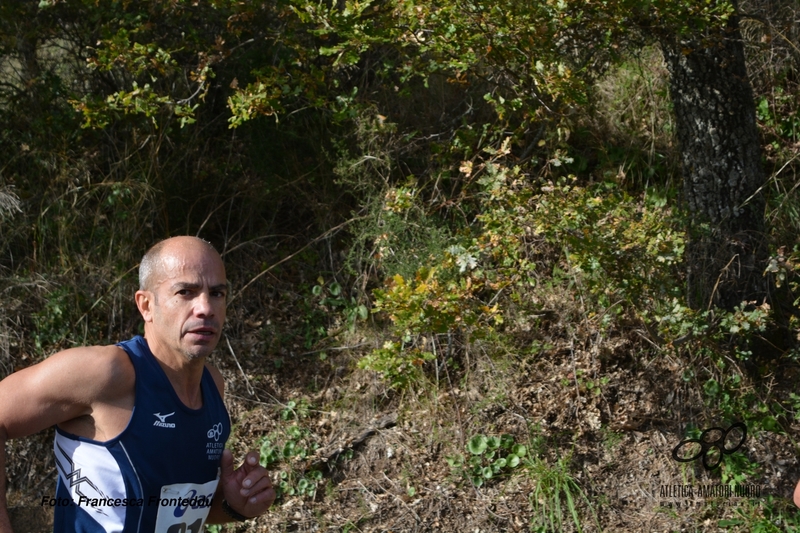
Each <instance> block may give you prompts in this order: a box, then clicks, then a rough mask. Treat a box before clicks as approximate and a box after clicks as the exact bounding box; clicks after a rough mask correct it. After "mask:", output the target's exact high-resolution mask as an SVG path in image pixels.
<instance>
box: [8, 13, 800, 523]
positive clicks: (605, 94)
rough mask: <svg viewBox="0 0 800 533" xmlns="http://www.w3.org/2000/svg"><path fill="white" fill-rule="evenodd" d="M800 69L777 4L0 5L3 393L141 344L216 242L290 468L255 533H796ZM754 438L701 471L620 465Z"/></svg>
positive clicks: (21, 470)
mask: <svg viewBox="0 0 800 533" xmlns="http://www.w3.org/2000/svg"><path fill="white" fill-rule="evenodd" d="M798 43H800V11H799V10H798V5H797V4H796V2H794V1H792V0H785V1H784V0H751V1H744V0H741V1H739V2H730V1H722V0H713V1H702V2H701V1H693V0H680V1H675V0H671V1H666V0H665V1H661V0H652V1H647V2H644V1H641V0H604V1H583V0H547V1H541V2H517V1H515V0H500V1H498V2H491V3H480V2H472V1H470V0H436V1H434V2H424V3H423V2H415V1H413V0H409V1H405V0H404V1H397V2H386V1H382V0H378V1H365V2H356V1H336V2H333V1H326V2H313V1H309V0H289V1H284V0H276V1H266V2H262V1H234V0H207V1H197V0H195V1H189V0H149V1H140V2H129V1H112V0H83V1H79V0H41V1H40V2H34V1H24V2H19V1H12V0H0V249H1V250H2V252H0V293H2V299H1V300H0V360H2V363H3V367H4V370H5V372H6V373H9V372H11V371H13V370H14V369H16V368H20V367H24V366H27V365H29V364H32V363H34V362H36V361H38V360H40V359H41V358H43V357H46V356H47V355H48V354H51V353H53V352H54V351H56V350H58V349H63V348H66V347H69V346H73V345H82V344H86V343H113V342H116V341H118V340H121V339H124V338H127V337H128V336H130V335H132V334H134V333H137V332H138V331H140V329H139V328H140V326H139V320H138V316H137V313H136V310H135V307H134V305H133V301H132V298H131V295H132V294H133V292H134V291H135V289H136V283H137V281H136V279H137V278H136V265H137V263H138V260H139V258H140V257H141V255H142V254H143V253H144V251H145V250H146V249H147V248H148V247H149V246H150V245H151V244H152V243H154V242H156V241H157V240H159V239H161V238H164V237H167V236H171V235H179V234H192V235H198V236H201V237H203V238H206V239H208V240H209V241H211V242H212V243H213V244H214V245H215V246H216V247H217V249H218V250H220V252H221V253H222V255H223V257H224V259H225V261H226V264H227V266H228V275H229V278H230V280H231V282H232V284H233V288H234V290H233V295H232V297H231V300H230V304H229V309H230V316H231V318H230V320H229V323H228V326H227V328H226V338H225V339H223V342H222V343H221V346H220V348H219V350H218V352H219V353H218V354H217V355H216V358H217V360H216V361H215V362H216V364H218V365H219V366H220V367H221V368H222V369H223V371H224V372H225V374H226V378H227V380H228V392H229V395H228V400H229V404H230V406H231V409H232V410H233V412H234V413H235V414H237V416H238V417H239V418H238V420H239V422H240V425H239V428H238V434H237V438H236V440H234V442H232V443H231V445H232V446H234V447H236V448H237V449H239V450H240V451H241V450H243V449H244V448H245V447H246V446H252V445H253V442H255V443H256V445H257V446H260V447H261V451H262V462H263V463H264V464H267V465H269V466H270V467H271V468H273V469H275V471H276V475H279V476H282V477H281V478H280V479H281V480H282V481H281V484H282V491H283V492H282V495H281V500H280V501H279V506H278V507H277V508H276V510H275V512H274V513H273V514H272V515H271V516H270V517H269V518H265V519H264V521H263V522H259V523H257V524H255V525H253V526H250V527H251V529H248V531H250V530H252V531H256V530H260V529H258V528H259V527H263V528H267V527H269V528H272V529H275V528H277V527H280V528H283V530H290V529H291V530H294V531H298V530H302V531H306V530H308V531H311V530H317V529H319V528H327V529H331V530H341V531H351V530H353V531H367V530H370V531H371V530H375V531H383V530H389V529H395V530H405V531H412V530H413V531H429V530H439V529H442V528H443V529H445V530H447V529H451V530H467V529H469V530H470V531H472V530H475V529H476V528H477V529H483V530H487V531H490V530H498V531H499V530H503V531H505V530H515V531H517V530H522V529H527V530H532V531H551V530H568V529H575V530H587V531H588V530H600V529H603V530H609V531H612V530H620V531H625V530H644V528H649V529H652V528H653V527H656V526H658V527H661V528H662V529H664V528H667V529H676V528H679V527H692V528H697V529H702V530H711V529H713V528H714V527H717V528H720V529H723V530H736V529H737V528H738V529H740V530H742V531H745V530H746V531H755V530H759V531H772V530H775V531H778V530H783V529H784V528H788V527H793V526H792V524H794V523H795V520H796V519H795V514H796V513H795V511H794V509H793V508H791V507H790V505H789V502H788V501H787V500H786V498H787V497H789V496H790V493H791V489H792V485H793V483H794V481H795V480H796V479H797V478H798V477H800V469H799V468H798V465H797V460H796V458H795V455H796V451H797V450H796V443H795V437H796V436H797V435H798V428H800V426H799V425H798V422H797V420H796V411H797V409H798V408H800V397H798V396H797V395H796V394H795V392H794V389H793V384H794V383H795V381H794V377H796V376H797V375H798V369H800V367H798V362H797V358H798V355H800V352H798V347H797V339H798V322H797V317H798V314H797V301H796V298H797V287H796V284H797V282H798V280H797V274H796V272H797V268H798V260H799V259H798V254H799V253H800V248H798V245H799V244H800V242H798V237H797V236H798V229H800V199H799V198H798V191H797V189H798V184H800V181H799V180H798V178H800V176H798V171H799V170H800V111H798V109H799V108H800V106H799V105H798V104H799V103H800V102H798V98H800V96H799V95H800V77H798V76H800V74H799V73H800V48H798V46H799V45H798ZM543 395H544V396H543ZM388 415H391V416H389V417H388V418H387V416H388ZM373 418H374V420H375V421H374V422H369V423H368V422H365V421H366V420H371V419H373ZM387 420H388V422H387ZM737 420H744V421H746V423H747V427H748V431H749V433H748V438H750V439H751V442H752V445H750V446H749V447H748V448H747V449H742V450H741V451H739V452H737V453H736V454H733V455H725V456H724V457H723V462H722V467H721V468H720V470H717V471H715V472H711V473H708V472H704V471H702V470H701V469H700V468H699V467H698V468H694V469H693V468H692V467H691V466H683V467H681V466H679V465H678V464H677V463H673V462H672V461H671V459H670V458H669V457H668V455H667V456H663V457H661V456H658V457H657V459H654V461H655V463H652V464H650V467H652V468H650V467H648V468H650V470H648V468H644V467H639V468H638V469H637V468H633V469H632V466H631V464H632V463H631V461H633V459H632V458H631V457H630V456H628V455H626V454H627V453H634V452H637V450H638V451H639V452H641V454H642V455H643V456H644V455H647V454H648V453H649V454H652V450H653V449H657V450H660V448H659V446H660V447H661V448H663V450H666V453H667V454H668V453H669V450H670V449H671V446H674V445H675V444H676V443H677V442H678V441H680V439H682V438H684V437H685V436H686V435H695V434H699V431H700V430H702V429H703V428H705V427H710V426H724V427H728V425H730V424H731V423H733V422H735V421H737ZM364 428H367V430H366V433H364V432H362V431H357V430H363V429H364ZM391 428H395V429H393V431H395V432H396V433H393V434H389V433H388V432H389V431H390V429H391ZM348 431H349V433H352V434H353V435H358V438H353V435H350V438H345V436H346V435H347V434H348ZM419 432H422V433H423V434H424V435H425V436H424V437H422V436H420V435H419V434H418V433H419ZM367 434H368V435H367ZM343 435H344V436H343ZM364 435H367V436H364ZM374 435H379V436H380V437H381V439H383V440H382V441H381V444H380V446H378V448H375V449H372V448H370V446H371V445H370V444H369V443H370V442H372V441H369V440H368V439H369V438H370V437H373V436H374ZM362 436H363V438H361V437H362ZM393 438H394V439H397V442H395V441H392V439H393ZM643 438H644V441H643V440H642V439H643ZM659 438H660V439H661V440H662V441H663V442H661V441H659V440H658V439H659ZM343 439H344V440H343ZM654 439H655V440H654ZM45 440H46V437H44V438H42V439H40V440H36V439H31V440H29V441H21V442H19V443H14V444H12V448H13V449H12V450H11V455H12V458H11V460H10V466H9V480H10V486H11V488H12V490H13V491H15V492H14V494H16V496H13V495H12V503H13V502H17V503H18V504H19V507H20V508H21V509H22V508H25V507H26V502H28V503H29V502H30V501H34V498H35V497H38V498H39V500H40V499H41V495H42V494H49V492H48V491H49V490H50V488H49V485H48V484H47V482H44V484H43V481H42V479H46V478H47V477H48V476H49V475H50V474H49V471H50V470H51V469H52V464H51V460H50V459H49V458H47V457H48V456H47V453H48V452H47V450H46V448H47V447H48V446H49V444H47V443H46V442H45ZM373 440H374V439H373ZM387 442H388V443H389V444H387ZM398 442H399V444H398ZM643 442H644V443H643ZM659 442H660V444H659ZM337 443H338V444H337ZM337 446H338V448H337ZM375 446H377V445H375ZM620 447H624V448H625V449H626V450H629V451H626V452H623V451H621V448H620ZM401 449H402V450H403V451H402V454H401V452H400V450H401ZM332 450H333V451H332ZM335 450H338V451H335ZM387 450H389V451H387ZM647 450H650V452H648V451H647ZM358 453H361V457H362V459H361V460H362V461H366V463H365V464H361V463H358V458H357V457H354V455H356V454H358ZM637 453H638V452H637ZM397 454H401V455H399V456H398V455H397ZM393 457H395V460H396V462H395V463H391V461H390V459H392V458H393ZM398 457H402V459H398ZM622 457H626V459H625V460H622V459H621V458H622ZM781 461H783V462H781ZM376 464H378V465H380V468H379V470H380V469H382V470H380V471H383V472H385V473H384V474H383V477H384V478H386V481H385V482H384V481H383V480H382V479H381V480H378V481H376V479H377V477H379V475H378V474H377V472H378V471H379V470H375V469H376V468H378V467H376V466H375V465H376ZM359 465H361V466H359ZM369 465H371V466H369ZM392 465H393V466H392ZM432 465H433V466H432ZM653 469H655V470H653ZM659 469H660V470H659ZM654 471H660V472H661V476H662V477H661V478H660V479H661V480H662V482H660V484H661V485H663V484H666V483H667V482H670V483H672V482H675V483H680V484H692V483H695V482H697V483H701V482H702V483H722V484H734V485H735V484H747V483H749V484H758V485H759V486H764V487H766V488H765V489H764V490H765V492H764V495H762V496H761V497H760V498H753V499H749V500H748V499H742V500H737V504H736V505H735V506H727V507H726V506H724V505H722V504H720V500H718V499H717V500H714V499H705V500H702V501H700V502H699V503H697V504H694V505H691V506H689V507H688V508H687V507H686V505H685V504H684V506H683V507H682V508H679V509H675V508H671V507H668V506H667V507H665V502H664V501H661V500H659V498H658V496H652V494H651V496H652V497H651V498H649V499H648V498H645V499H644V500H642V499H641V498H640V497H641V493H636V492H635V491H633V489H631V492H630V494H628V495H627V496H625V495H623V496H620V492H619V490H620V489H619V487H620V486H621V484H622V483H623V482H622V481H620V480H626V481H625V482H624V483H627V484H628V485H627V486H631V484H633V483H634V481H635V482H641V483H643V484H646V485H647V487H651V486H656V487H658V486H659V483H656V484H655V485H652V483H653V482H652V479H654V477H653V476H654V475H656V474H654ZM277 472H280V474H277ZM426 476H427V477H426ZM645 476H649V477H647V478H646V477H645ZM423 478H424V479H425V480H426V481H424V482H423V481H422V479H423ZM631 479H633V480H634V481H631ZM670 480H671V481H670ZM355 482H358V483H359V484H360V486H358V487H355V488H353V487H354V486H355V485H353V486H351V485H352V484H353V483H355ZM348 483H349V484H348ZM376 484H377V485H376ZM376 487H377V488H376ZM434 487H435V488H434ZM612 488H615V489H616V491H617V492H616V493H615V494H616V495H614V494H611V492H610V491H611V489H612ZM648 490H649V489H648ZM353 491H355V492H353ZM443 491H444V492H443ZM448 491H450V492H448ZM655 492H658V491H657V489H656V490H655ZM354 494H357V495H358V497H356V496H354ZM636 494H639V496H636ZM648 494H650V493H648ZM387 495H389V496H391V495H393V496H392V497H388V496H387ZM385 496H386V497H385ZM15 498H16V499H15ZM354 498H355V499H354ZM359 498H360V499H359ZM637 498H640V499H637ZM37 501H38V500H37ZM445 502H450V503H445ZM667 503H669V502H667ZM684 503H685V502H684ZM626 506H630V507H626ZM629 508H635V509H639V510H640V511H641V512H639V511H637V513H638V514H637V515H636V516H635V517H634V516H630V512H629V511H627V510H626V509H629ZM298 509H299V510H298ZM466 509H471V511H470V512H467V511H466ZM642 509H644V510H642ZM298 516H299V518H298ZM20 520H22V518H20ZM437 524H438V525H437ZM662 526H663V527H662ZM30 527H33V526H30ZM758 528H761V529H758ZM23 530H24V528H23ZM31 530H32V529H31ZM231 530H232V529H231ZM241 530H242V531H244V530H245V529H241ZM265 530H266V529H265Z"/></svg>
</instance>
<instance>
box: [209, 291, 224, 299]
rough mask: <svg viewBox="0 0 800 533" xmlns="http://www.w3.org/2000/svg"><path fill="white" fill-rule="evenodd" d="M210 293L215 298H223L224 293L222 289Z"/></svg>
mask: <svg viewBox="0 0 800 533" xmlns="http://www.w3.org/2000/svg"><path fill="white" fill-rule="evenodd" d="M211 295H212V296H214V297H216V298H225V293H224V292H222V291H214V292H212V293H211Z"/></svg>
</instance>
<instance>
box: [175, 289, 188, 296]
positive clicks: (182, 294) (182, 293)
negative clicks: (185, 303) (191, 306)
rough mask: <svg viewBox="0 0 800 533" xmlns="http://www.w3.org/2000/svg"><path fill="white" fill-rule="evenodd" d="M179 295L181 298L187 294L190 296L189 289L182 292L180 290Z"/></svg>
mask: <svg viewBox="0 0 800 533" xmlns="http://www.w3.org/2000/svg"><path fill="white" fill-rule="evenodd" d="M177 294H178V295H179V296H186V295H187V294H189V289H181V290H179V291H178V292H177Z"/></svg>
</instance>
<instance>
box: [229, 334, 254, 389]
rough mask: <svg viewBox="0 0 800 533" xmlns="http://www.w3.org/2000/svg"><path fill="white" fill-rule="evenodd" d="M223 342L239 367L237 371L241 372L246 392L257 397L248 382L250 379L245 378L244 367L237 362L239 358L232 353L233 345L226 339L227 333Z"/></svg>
mask: <svg viewBox="0 0 800 533" xmlns="http://www.w3.org/2000/svg"><path fill="white" fill-rule="evenodd" d="M225 342H226V343H227V344H228V350H230V352H231V355H232V356H233V360H234V361H236V366H238V367H239V372H241V373H242V377H244V382H245V384H246V385H247V394H249V395H250V396H255V397H256V398H258V396H257V395H256V391H255V389H254V388H253V386H252V385H251V384H250V380H249V379H248V378H247V374H245V373H244V369H243V368H242V365H240V364H239V359H238V358H237V357H236V353H234V351H233V347H232V346H231V341H230V340H228V336H227V335H225Z"/></svg>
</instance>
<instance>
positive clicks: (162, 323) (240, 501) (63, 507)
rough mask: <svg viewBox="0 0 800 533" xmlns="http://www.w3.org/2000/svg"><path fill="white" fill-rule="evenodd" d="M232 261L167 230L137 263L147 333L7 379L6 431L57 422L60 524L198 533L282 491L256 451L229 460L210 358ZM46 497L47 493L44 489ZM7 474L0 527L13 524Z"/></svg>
mask: <svg viewBox="0 0 800 533" xmlns="http://www.w3.org/2000/svg"><path fill="white" fill-rule="evenodd" d="M226 296H227V280H226V276H225V266H224V265H223V263H222V259H221V258H220V256H219V254H218V253H217V252H216V251H215V250H214V248H213V247H212V246H211V245H210V244H208V243H207V242H205V241H203V240H201V239H198V238H195V237H175V238H171V239H167V240H164V241H161V242H160V243H158V244H156V245H155V246H153V247H152V248H151V249H150V250H149V251H148V252H147V254H145V256H144V258H143V259H142V262H141V264H140V266H139V290H138V291H137V292H136V296H135V299H136V305H137V307H138V308H139V312H140V313H141V315H142V318H143V319H144V337H138V336H137V337H135V338H133V339H131V340H129V341H126V342H123V343H120V344H118V345H115V346H90V347H82V348H72V349H69V350H64V351H62V352H59V353H56V354H55V355H53V356H51V357H49V358H48V359H46V360H45V361H43V362H41V363H39V364H37V365H34V366H31V367H29V368H26V369H24V370H21V371H19V372H16V373H14V374H11V375H10V376H8V377H7V378H6V379H4V380H3V381H2V382H0V473H2V471H4V470H5V441H6V440H7V439H12V438H17V437H22V436H25V435H30V434H32V433H36V432H38V431H41V430H43V429H45V428H47V427H49V426H52V425H55V426H56V438H55V444H54V451H55V457H56V467H57V471H58V482H57V488H56V494H55V495H54V497H53V498H50V499H48V498H44V499H43V501H42V504H43V505H52V506H54V507H55V524H54V531H56V532H65V533H66V532H69V533H72V532H85V533H107V532H112V531H115V532H125V533H128V532H135V533H199V532H200V531H202V530H203V525H204V524H206V523H222V522H229V521H233V520H246V519H249V518H253V517H256V516H258V515H261V514H263V513H264V512H266V510H267V509H268V508H269V506H270V505H271V504H272V502H273V501H274V499H275V491H274V489H273V488H272V482H271V480H270V478H269V475H268V474H267V472H266V470H265V469H264V468H263V467H261V466H260V465H259V464H258V453H257V452H253V451H251V452H250V453H248V454H247V457H246V458H245V461H244V463H243V464H242V465H241V466H240V467H239V468H237V469H235V470H234V468H233V457H232V454H231V452H230V451H229V450H225V449H224V446H225V441H226V439H227V438H228V435H229V433H230V419H229V417H228V413H227V410H226V409H225V405H224V403H223V394H224V381H223V378H222V375H221V374H220V372H219V370H217V369H216V368H214V367H212V366H210V365H209V364H207V363H206V358H207V357H208V356H209V354H211V352H212V351H213V350H214V348H215V347H216V345H217V342H219V339H220V335H221V333H222V326H223V323H224V321H225V309H226ZM45 500H47V501H45ZM11 531H12V529H11V524H10V522H9V518H8V513H7V509H6V501H5V476H0V533H9V532H11Z"/></svg>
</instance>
